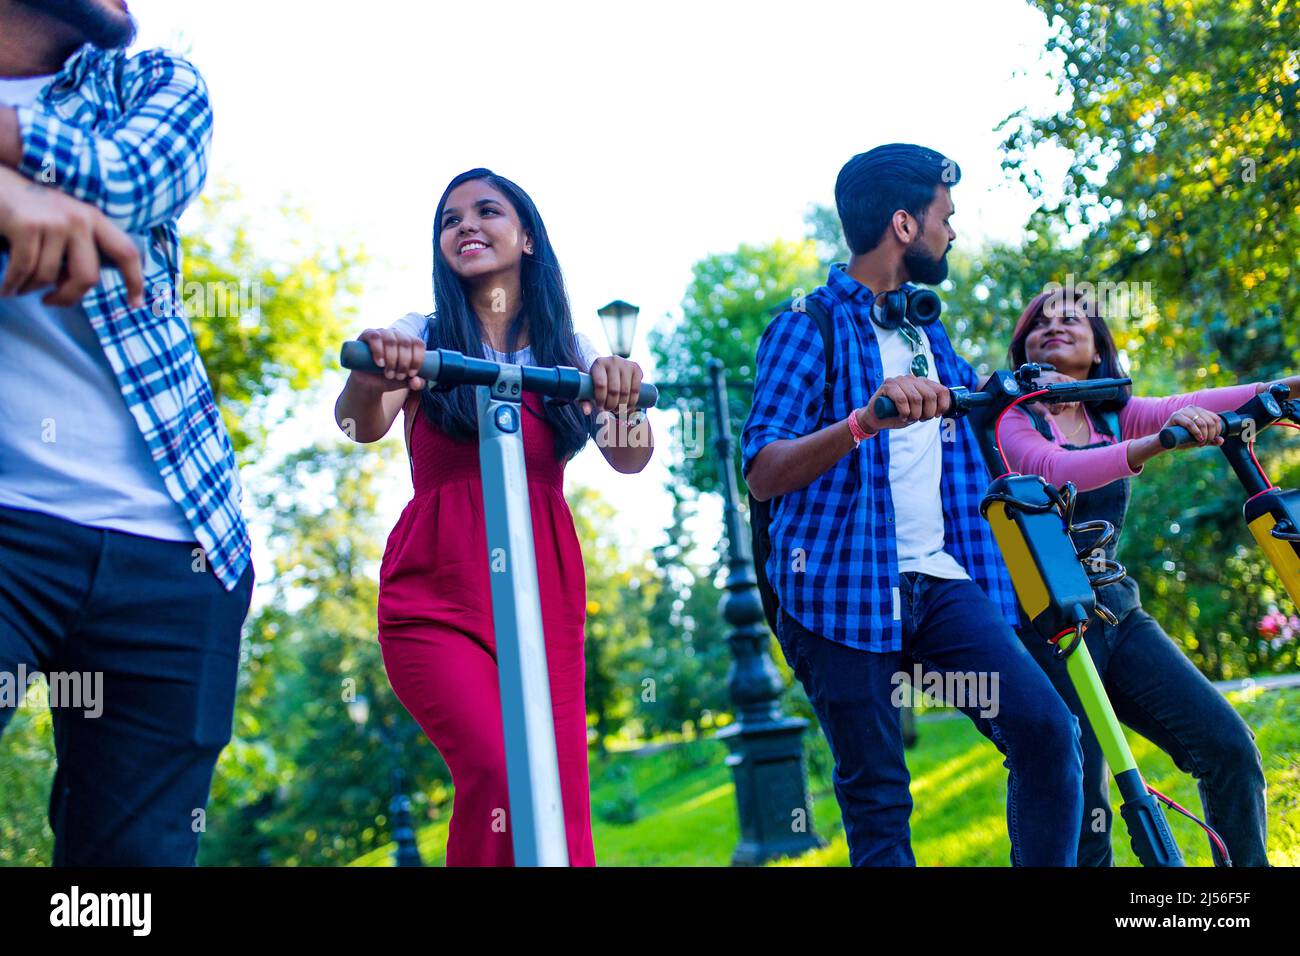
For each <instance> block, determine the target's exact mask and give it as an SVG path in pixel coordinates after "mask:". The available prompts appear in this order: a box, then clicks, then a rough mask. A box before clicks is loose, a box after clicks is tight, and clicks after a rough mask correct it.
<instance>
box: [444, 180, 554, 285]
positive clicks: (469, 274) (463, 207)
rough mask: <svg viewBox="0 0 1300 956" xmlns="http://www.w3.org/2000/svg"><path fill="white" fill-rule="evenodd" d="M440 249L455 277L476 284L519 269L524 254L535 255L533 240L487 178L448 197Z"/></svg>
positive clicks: (500, 193) (472, 181) (469, 182)
mask: <svg viewBox="0 0 1300 956" xmlns="http://www.w3.org/2000/svg"><path fill="white" fill-rule="evenodd" d="M438 248H439V250H440V251H441V253H442V257H443V258H444V259H445V260H446V261H447V264H448V265H449V266H451V270H452V271H453V272H455V273H456V275H458V276H459V277H460V278H461V279H464V280H467V281H475V280H480V279H482V278H484V277H486V276H490V275H495V274H498V273H500V272H502V271H506V270H510V269H515V270H518V269H520V267H521V262H522V260H523V257H524V255H526V254H527V255H531V254H532V251H533V241H532V238H531V237H530V236H529V235H528V233H527V232H526V231H525V230H524V227H523V225H522V224H521V223H520V221H519V213H518V212H516V211H515V207H514V206H513V205H511V203H510V201H509V200H508V199H506V197H505V196H504V195H503V194H502V192H501V191H500V190H499V189H497V188H496V187H495V186H493V185H492V184H491V183H489V182H488V181H487V180H486V179H471V180H469V181H468V182H464V183H461V184H460V185H459V186H457V187H456V188H455V189H453V190H452V191H451V193H450V194H449V195H448V196H447V204H446V206H445V207H444V208H443V211H442V217H441V219H440V220H439V222H438Z"/></svg>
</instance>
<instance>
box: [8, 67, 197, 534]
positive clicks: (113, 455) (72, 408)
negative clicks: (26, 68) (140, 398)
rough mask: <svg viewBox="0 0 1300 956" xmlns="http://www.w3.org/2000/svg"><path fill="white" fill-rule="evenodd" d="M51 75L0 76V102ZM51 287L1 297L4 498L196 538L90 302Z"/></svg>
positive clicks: (27, 93)
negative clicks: (54, 301)
mask: <svg viewBox="0 0 1300 956" xmlns="http://www.w3.org/2000/svg"><path fill="white" fill-rule="evenodd" d="M51 79H53V77H49V76H45V77H25V78H23V79H4V78H0V103H4V104H7V105H9V106H24V105H29V104H31V103H34V102H35V101H36V96H37V94H38V93H40V91H41V90H42V89H43V88H44V87H45V85H46V84H47V83H49V82H50V80H51ZM132 238H133V239H135V240H136V244H137V246H138V247H139V248H140V251H141V256H142V261H143V264H144V266H145V269H146V273H147V272H148V271H149V269H150V258H149V249H148V243H146V242H145V240H144V238H143V237H138V236H133V237H132ZM48 291H49V290H48V289H43V290H40V291H37V292H33V293H30V294H28V295H24V296H11V297H6V298H0V505H4V506H7V507H11V508H21V509H24V510H26V511H38V512H41V513H43V514H49V515H54V516H56V517H59V518H63V519H66V520H68V521H73V522H75V523H77V524H82V525H88V526H90V527H95V528H111V529H113V530H117V531H126V532H129V533H131V534H139V535H144V536H146V537H151V538H161V539H162V540H165V541H193V540H194V531H193V530H192V529H191V527H190V523H189V522H188V521H187V520H186V518H185V514H184V512H182V511H181V508H180V506H179V505H178V504H176V502H175V501H174V500H172V497H171V495H169V494H168V493H167V489H166V488H165V487H164V485H163V481H162V476H161V475H160V474H159V473H158V468H157V466H156V465H155V464H154V461H153V457H152V456H151V455H150V454H149V447H148V445H147V444H146V443H145V440H144V436H143V435H141V434H140V429H139V427H138V426H137V425H136V422H135V419H134V418H133V417H132V416H131V412H130V410H129V409H128V408H127V405H126V400H125V399H123V398H122V392H121V388H120V387H119V385H118V383H117V376H116V375H115V374H114V373H113V369H112V367H111V366H110V365H109V364H108V359H107V358H106V357H105V355H104V350H103V348H102V347H101V346H100V344H99V338H98V337H97V336H96V335H95V331H94V329H92V328H91V326H90V319H89V318H88V317H87V315H86V311H85V309H83V308H82V307H81V306H73V307H68V308H63V307H52V306H47V305H45V304H43V303H42V302H41V297H42V296H44V295H45V294H46V293H47V292H48Z"/></svg>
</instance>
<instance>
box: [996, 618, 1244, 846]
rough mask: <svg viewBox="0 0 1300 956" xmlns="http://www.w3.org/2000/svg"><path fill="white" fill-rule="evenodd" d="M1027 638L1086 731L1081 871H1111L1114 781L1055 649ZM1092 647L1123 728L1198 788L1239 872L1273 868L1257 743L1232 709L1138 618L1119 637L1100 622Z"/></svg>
mask: <svg viewBox="0 0 1300 956" xmlns="http://www.w3.org/2000/svg"><path fill="white" fill-rule="evenodd" d="M1020 636H1021V639H1022V640H1023V641H1024V642H1025V644H1026V645H1027V646H1028V647H1029V649H1030V652H1031V653H1032V654H1033V656H1034V657H1035V658H1036V659H1037V660H1038V662H1039V664H1040V665H1041V666H1042V667H1043V669H1044V670H1045V671H1047V674H1048V676H1049V677H1051V680H1052V683H1053V684H1055V685H1056V689H1057V690H1058V691H1059V692H1060V694H1061V697H1062V698H1063V699H1064V700H1065V703H1066V706H1068V707H1069V708H1070V710H1071V711H1072V712H1073V713H1075V714H1076V715H1078V716H1079V719H1080V721H1081V722H1082V727H1083V790H1084V816H1083V827H1082V829H1081V830H1080V833H1079V865H1080V866H1110V865H1111V863H1112V862H1113V858H1112V856H1111V845H1110V840H1111V809H1110V772H1109V770H1108V768H1107V767H1106V760H1105V758H1104V757H1103V756H1102V752H1101V744H1100V743H1098V741H1097V736H1096V735H1095V734H1094V733H1093V732H1092V727H1091V725H1090V724H1089V723H1088V722H1087V718H1086V716H1085V715H1084V712H1083V704H1082V703H1081V702H1080V701H1079V695H1078V693H1077V692H1076V691H1075V689H1074V685H1073V684H1072V683H1071V682H1070V678H1069V675H1068V674H1067V673H1066V671H1065V665H1064V664H1063V663H1062V662H1061V661H1058V660H1055V659H1054V653H1055V652H1054V649H1053V648H1052V647H1051V645H1049V644H1048V643H1047V642H1046V641H1044V640H1043V639H1042V638H1041V637H1038V636H1037V635H1036V634H1033V633H1030V632H1028V631H1027V630H1025V631H1021V635H1020ZM1085 646H1086V647H1087V648H1088V652H1089V653H1090V654H1091V655H1092V659H1093V663H1095V664H1096V665H1097V673H1098V674H1100V675H1101V679H1102V682H1103V683H1104V685H1105V687H1106V695H1107V696H1108V697H1109V698H1110V701H1111V706H1113V707H1114V708H1115V716H1116V717H1118V718H1119V719H1120V722H1121V723H1123V724H1124V725H1125V726H1126V727H1131V728H1133V729H1134V730H1136V731H1137V732H1138V733H1140V734H1141V735H1142V736H1143V737H1145V738H1147V739H1148V740H1150V741H1151V742H1152V743H1154V744H1155V745H1156V746H1158V747H1159V748H1160V749H1161V750H1163V751H1164V752H1165V753H1167V754H1169V756H1170V757H1172V758H1173V761H1174V763H1176V764H1177V765H1178V768H1179V769H1180V770H1182V771H1183V772H1184V773H1189V774H1191V775H1192V776H1193V777H1195V778H1196V782H1197V784H1198V785H1199V788H1200V791H1201V805H1202V806H1203V807H1204V808H1205V818H1206V822H1207V823H1208V824H1210V826H1212V827H1214V829H1215V830H1216V831H1217V832H1218V834H1219V836H1221V837H1222V838H1223V842H1224V843H1225V844H1227V847H1228V852H1229V854H1230V855H1231V856H1232V862H1233V865H1235V866H1268V856H1267V854H1266V852H1265V838H1266V833H1267V822H1268V814H1267V807H1266V804H1265V800H1264V767H1263V763H1262V762H1261V760H1260V755H1259V750H1258V748H1256V746H1255V735H1254V734H1253V733H1252V732H1251V730H1250V728H1249V727H1248V726H1246V722H1245V721H1244V720H1242V719H1241V716H1240V715H1239V714H1238V713H1237V712H1236V711H1235V710H1234V709H1233V707H1232V705H1231V704H1229V703H1228V701H1227V700H1226V699H1225V698H1224V696H1223V695H1222V694H1220V693H1219V692H1218V691H1217V690H1216V689H1215V688H1214V685H1213V684H1211V683H1210V682H1209V680H1208V679H1207V678H1206V677H1205V675H1204V674H1202V673H1201V672H1200V671H1198V670H1197V669H1196V667H1195V665H1193V664H1192V662H1191V661H1189V660H1188V659H1187V656H1186V655H1185V654H1184V653H1183V652H1182V651H1181V650H1179V649H1178V646H1177V645H1176V644H1175V643H1174V642H1173V640H1172V639H1171V638H1170V637H1169V635H1167V634H1166V633H1165V632H1164V630H1163V629H1162V628H1161V627H1160V625H1159V623H1157V622H1156V620H1155V619H1154V618H1153V617H1151V615H1150V614H1148V613H1147V612H1146V611H1144V610H1142V609H1141V608H1138V609H1136V610H1134V611H1131V612H1130V613H1129V614H1128V615H1127V616H1126V617H1124V618H1122V619H1121V620H1120V622H1119V626H1118V627H1112V626H1111V625H1109V624H1103V623H1101V622H1099V621H1094V622H1093V626H1092V627H1090V628H1088V633H1087V635H1086V637H1085ZM1187 830H1188V828H1187V827H1184V828H1183V832H1187ZM1179 836H1181V833H1180V834H1179ZM1211 853H1212V854H1213V857H1214V862H1215V864H1216V865H1222V864H1223V858H1222V856H1220V854H1219V851H1218V850H1217V849H1214V847H1213V845H1211Z"/></svg>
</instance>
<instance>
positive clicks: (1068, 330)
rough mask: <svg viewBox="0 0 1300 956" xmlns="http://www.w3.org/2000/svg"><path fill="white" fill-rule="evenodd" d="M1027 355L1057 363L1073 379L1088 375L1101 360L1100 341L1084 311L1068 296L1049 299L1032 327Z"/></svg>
mask: <svg viewBox="0 0 1300 956" xmlns="http://www.w3.org/2000/svg"><path fill="white" fill-rule="evenodd" d="M1025 358H1026V359H1028V360H1029V361H1030V362H1039V363H1042V364H1046V365H1053V366H1055V367H1056V370H1057V371H1059V372H1062V373H1064V374H1066V375H1069V376H1070V377H1072V378H1087V377H1088V370H1089V369H1090V368H1091V367H1092V366H1093V365H1094V364H1096V362H1097V343H1096V337H1095V336H1094V335H1093V332H1092V324H1091V323H1090V322H1089V321H1088V317H1087V316H1086V315H1085V314H1084V310H1083V309H1082V308H1079V307H1078V305H1077V304H1076V303H1075V302H1073V301H1071V300H1068V299H1056V300H1053V299H1049V300H1048V301H1047V303H1046V304H1045V307H1044V308H1043V311H1042V312H1041V313H1040V314H1039V316H1038V317H1037V318H1036V319H1034V320H1033V323H1032V324H1031V326H1030V329H1029V335H1028V337H1027V338H1026V339H1025Z"/></svg>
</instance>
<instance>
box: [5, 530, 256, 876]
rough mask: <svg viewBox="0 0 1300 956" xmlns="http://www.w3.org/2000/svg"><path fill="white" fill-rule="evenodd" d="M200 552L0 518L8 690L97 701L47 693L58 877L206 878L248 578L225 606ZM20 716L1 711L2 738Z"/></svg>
mask: <svg viewBox="0 0 1300 956" xmlns="http://www.w3.org/2000/svg"><path fill="white" fill-rule="evenodd" d="M194 548H195V545H194V544H193V543H186V542H178V541H159V540H156V539H154V538H145V537H141V536H139V535H133V534H125V533H123V532H120V531H107V530H101V529H98V528H88V527H84V526H82V525H78V524H73V523H72V522H69V521H63V520H60V519H59V518H55V517H51V516H49V515H44V514H38V513H36V512H33V511H20V510H17V509H13V508H4V507H0V677H7V679H8V681H9V682H14V681H15V680H16V677H15V676H14V675H19V674H24V675H30V674H31V673H32V672H33V671H40V672H41V673H43V674H45V675H47V677H48V676H50V675H52V674H53V675H68V676H71V675H77V677H78V678H79V681H78V685H79V686H81V687H88V688H91V689H92V693H90V694H87V693H86V692H85V691H83V692H81V693H78V694H75V695H73V696H74V697H75V698H76V699H75V700H74V701H72V702H71V705H69V702H68V701H67V700H56V699H55V696H54V693H53V689H52V690H51V701H50V703H51V708H50V709H51V713H52V715H53V723H54V747H55V752H56V755H57V757H58V769H57V771H56V772H55V774H54V784H53V786H52V787H51V789H50V828H51V829H52V830H53V831H54V861H53V862H54V865H55V866H191V865H193V864H194V862H195V859H196V857H197V855H198V844H199V833H200V832H201V830H202V829H203V827H202V826H201V825H200V824H201V823H202V819H203V815H204V813H205V812H206V806H207V800H208V789H209V787H210V786H211V783H212V771H213V768H214V767H215V766H216V763H217V757H218V756H219V755H220V753H221V750H222V748H223V747H224V746H225V745H226V743H227V742H228V741H229V740H230V734H231V721H232V718H233V715H234V706H235V685H236V678H237V676H238V671H239V638H240V629H241V626H242V624H243V621H244V615H245V614H246V613H247V611H248V604H249V599H250V597H251V596H252V590H253V568H252V565H249V567H248V569H247V570H246V571H245V572H244V576H243V578H242V579H241V580H240V582H239V584H238V585H237V586H236V587H235V588H234V589H233V590H231V591H226V590H225V589H224V588H223V587H222V586H221V583H220V582H219V581H218V580H217V578H216V577H215V575H213V574H212V572H211V571H209V570H203V567H202V566H198V567H196V565H195V557H194V554H193V550H194ZM59 679H60V680H61V679H62V677H60V678H59ZM24 680H25V678H24ZM96 687H97V688H98V689H97V691H96V690H94V688H96ZM8 696H12V695H8ZM90 696H93V697H94V698H95V700H94V701H93V706H90V705H91V704H92V701H91V700H89V697H90ZM18 705H21V700H20V701H19V702H18ZM14 709H15V707H14V702H13V701H9V702H8V704H6V703H4V702H0V734H2V733H3V732H4V727H5V724H6V723H8V721H9V719H10V718H11V717H12V716H13V714H14Z"/></svg>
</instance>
